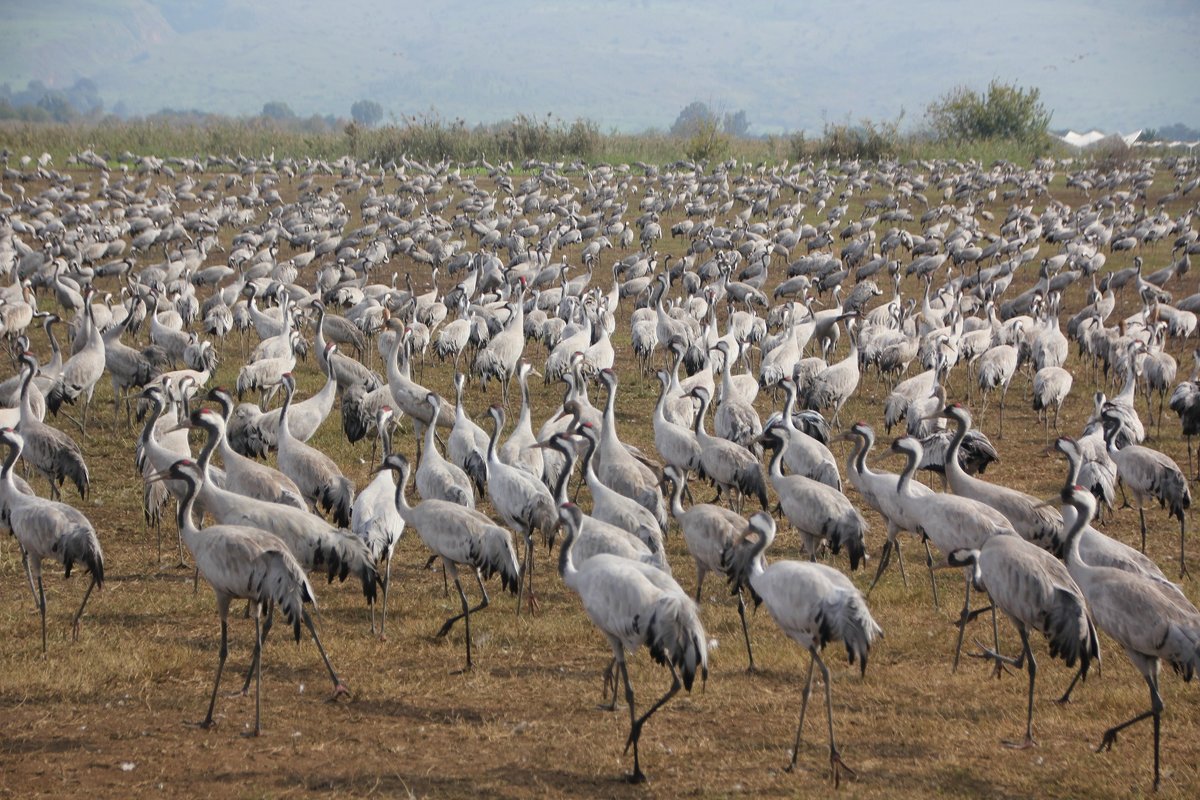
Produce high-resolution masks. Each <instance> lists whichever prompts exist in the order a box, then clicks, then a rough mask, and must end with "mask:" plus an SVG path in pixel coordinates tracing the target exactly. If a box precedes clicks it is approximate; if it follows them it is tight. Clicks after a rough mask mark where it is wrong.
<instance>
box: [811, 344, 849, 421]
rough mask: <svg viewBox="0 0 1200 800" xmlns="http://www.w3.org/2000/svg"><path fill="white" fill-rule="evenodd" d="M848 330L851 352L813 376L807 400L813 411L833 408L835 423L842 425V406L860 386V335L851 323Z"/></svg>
mask: <svg viewBox="0 0 1200 800" xmlns="http://www.w3.org/2000/svg"><path fill="white" fill-rule="evenodd" d="M846 330H847V331H848V333H849V337H850V352H849V353H847V354H846V357H845V358H843V359H842V360H841V361H839V362H837V363H836V364H831V365H829V366H828V367H826V368H825V369H823V370H822V371H821V372H819V373H818V374H817V376H816V377H815V378H813V381H812V383H810V384H809V386H808V391H807V392H806V396H805V402H806V404H807V405H808V408H810V409H812V410H813V411H823V410H824V409H827V408H832V409H833V419H832V421H833V424H834V425H840V424H841V422H840V420H841V413H842V406H844V405H845V404H846V401H847V400H849V399H850V396H851V395H853V394H854V390H855V389H857V388H858V380H859V377H860V373H859V369H858V335H857V331H856V329H855V328H854V326H853V325H852V324H851V323H847V327H846Z"/></svg>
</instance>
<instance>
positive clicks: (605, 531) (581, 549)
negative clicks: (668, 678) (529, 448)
mask: <svg viewBox="0 0 1200 800" xmlns="http://www.w3.org/2000/svg"><path fill="white" fill-rule="evenodd" d="M576 439H577V437H576V436H574V435H573V434H568V433H555V434H552V435H551V436H550V438H549V439H547V440H546V441H544V442H538V443H537V444H536V445H534V447H538V448H541V449H543V450H554V451H555V452H557V453H558V454H559V455H561V456H562V457H563V469H562V470H560V472H559V474H558V478H557V480H556V481H555V484H554V501H555V502H556V503H558V505H559V507H560V508H561V507H562V505H563V504H564V503H566V502H568V499H567V481H568V480H570V478H571V473H572V472H574V470H575V462H576V461H577V460H578V455H579V453H578V447H577V446H576ZM561 527H562V521H561V518H560V520H559V521H558V526H557V528H556V529H555V531H554V533H555V534H557V533H558V530H559V529H561ZM553 539H554V536H551V544H553ZM599 553H611V554H612V555H617V556H622V557H624V558H629V559H633V560H634V561H640V562H642V563H643V564H650V565H651V566H654V567H656V568H658V569H660V570H663V574H667V575H669V574H670V570H671V568H670V565H669V564H668V563H667V559H666V553H665V552H664V551H663V550H662V549H661V548H660V549H659V550H658V551H654V550H651V549H650V547H649V545H647V544H646V543H645V542H644V541H643V540H642V539H639V538H638V537H637V536H634V535H633V534H632V533H630V532H629V531H627V530H625V529H624V528H620V527H618V526H616V525H613V524H612V523H609V522H604V521H602V520H599V519H596V518H595V517H593V516H591V515H588V514H584V515H583V516H582V517H580V525H579V530H578V538H576V540H575V560H576V562H577V563H582V562H583V561H586V560H587V559H589V558H591V557H592V556H594V555H597V554H599ZM609 677H611V675H610V676H609ZM614 701H615V696H614ZM610 710H611V709H610Z"/></svg>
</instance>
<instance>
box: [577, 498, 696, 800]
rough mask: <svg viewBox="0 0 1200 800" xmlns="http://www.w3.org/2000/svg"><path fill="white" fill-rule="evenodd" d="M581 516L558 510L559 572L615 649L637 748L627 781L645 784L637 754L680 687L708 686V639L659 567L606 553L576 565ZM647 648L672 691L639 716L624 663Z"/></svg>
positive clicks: (691, 605)
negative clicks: (649, 725)
mask: <svg viewBox="0 0 1200 800" xmlns="http://www.w3.org/2000/svg"><path fill="white" fill-rule="evenodd" d="M582 513H583V512H581V511H580V510H579V507H578V506H576V505H574V504H571V503H568V504H566V505H564V506H563V507H562V508H561V509H560V510H559V519H560V521H561V522H562V524H563V527H564V529H565V530H566V535H565V537H564V539H563V543H562V547H561V549H560V550H559V556H558V565H559V566H558V568H559V572H561V573H562V578H563V583H565V584H566V585H567V586H568V587H569V588H570V589H571V590H573V591H574V592H575V593H576V594H578V595H579V599H580V600H581V601H582V602H583V610H584V613H586V614H587V615H588V619H590V620H591V621H592V624H593V625H595V626H596V627H597V628H598V629H599V630H600V632H601V633H602V634H604V636H605V638H606V639H608V644H609V646H610V647H611V648H612V654H613V659H614V660H615V661H616V670H617V673H618V674H619V676H620V677H621V678H622V680H623V681H624V684H625V701H626V703H628V705H629V738H628V739H627V740H626V743H625V749H626V751H628V750H629V747H630V746H632V747H633V772H632V773H631V774H630V775H629V776H628V780H629V781H630V782H632V783H641V782H643V781H645V780H646V775H645V773H643V772H642V766H641V760H640V757H639V753H638V743H639V741H640V740H641V736H642V728H643V727H644V726H645V724H646V721H647V720H649V719H650V717H651V716H652V715H653V714H654V712H655V711H657V710H658V709H659V708H661V707H662V706H663V705H664V704H666V703H667V701H668V700H670V699H671V698H672V697H674V696H675V695H676V694H677V693H678V692H679V690H680V688H684V689H686V690H687V691H689V692H690V691H691V690H692V685H693V683H694V681H695V679H696V675H697V674H699V675H700V676H701V680H702V681H705V682H707V680H708V636H707V634H706V633H705V632H704V626H703V624H702V623H701V622H700V612H699V609H698V608H697V607H696V604H695V603H694V602H693V601H692V599H691V598H689V597H688V596H687V595H686V594H684V593H683V590H682V589H680V588H679V587H678V584H676V585H675V586H674V587H670V588H664V587H667V586H669V584H665V583H664V582H663V581H662V580H661V579H657V578H656V577H655V576H653V573H657V574H658V575H664V574H663V573H662V572H660V571H659V570H657V569H655V568H654V567H650V566H648V565H643V564H639V563H638V562H636V561H631V560H629V559H627V558H622V557H620V556H613V555H607V554H602V555H595V556H592V557H591V558H589V559H587V560H586V561H584V562H582V563H580V564H578V565H576V564H575V562H574V559H573V558H572V550H573V546H574V544H575V539H576V537H577V535H578V532H579V525H580V521H579V520H580V517H581V516H582ZM648 573H649V575H648ZM664 577H665V575H664ZM668 580H669V579H668ZM672 583H673V581H672ZM643 644H644V645H646V647H647V648H648V649H649V650H650V655H651V657H652V658H653V659H654V660H655V661H656V662H658V663H659V664H662V665H663V666H665V667H666V668H667V669H669V670H670V671H671V688H670V689H668V690H667V692H666V694H664V695H663V696H662V697H661V698H659V699H658V700H657V701H656V702H655V703H654V704H653V705H651V706H650V708H649V709H647V710H646V712H645V713H644V714H642V715H641V716H640V717H639V716H636V711H635V707H634V694H633V684H632V683H630V681H629V669H628V667H627V666H626V662H625V659H626V653H630V654H632V653H633V652H634V651H636V650H637V648H638V647H640V646H641V645H643ZM614 691H615V688H614Z"/></svg>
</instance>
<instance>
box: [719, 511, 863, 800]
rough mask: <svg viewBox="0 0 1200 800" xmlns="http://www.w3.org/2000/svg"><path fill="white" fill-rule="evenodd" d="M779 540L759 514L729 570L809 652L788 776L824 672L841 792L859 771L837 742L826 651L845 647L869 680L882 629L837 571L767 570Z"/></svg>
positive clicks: (776, 565) (782, 565)
mask: <svg viewBox="0 0 1200 800" xmlns="http://www.w3.org/2000/svg"><path fill="white" fill-rule="evenodd" d="M774 540H775V520H774V519H772V518H771V516H770V515H769V514H766V513H764V512H762V511H759V512H756V513H755V514H754V515H753V516H752V517H750V522H749V526H748V527H747V529H746V530H745V532H744V534H743V535H742V536H741V538H740V539H739V540H738V541H736V542H735V543H734V544H733V545H732V546H731V547H730V548H729V549H728V550H727V551H726V553H725V556H724V562H725V564H726V570H727V571H728V574H729V581H730V584H731V585H732V586H733V587H734V588H735V589H738V588H743V587H744V588H746V589H748V590H749V591H750V595H751V597H752V598H753V599H754V603H755V605H756V606H757V605H758V604H760V603H765V604H766V606H767V611H768V612H770V614H771V619H773V620H775V624H776V625H778V626H779V627H780V628H781V629H782V630H783V632H784V633H785V634H787V636H788V637H789V638H790V639H792V641H794V642H796V644H798V645H800V646H801V647H803V648H805V649H806V650H808V655H809V666H808V678H807V679H806V680H805V682H804V689H803V690H802V691H801V695H800V696H801V701H800V723H799V724H798V725H797V726H796V741H795V744H794V745H793V746H792V758H791V761H790V763H789V764H788V766H787V771H788V772H791V771H792V770H793V769H795V767H796V761H797V759H798V757H799V755H800V736H801V733H802V732H803V730H804V712H805V711H806V710H807V709H808V698H809V696H810V694H811V693H812V678H813V668H814V666H816V667H819V668H820V670H821V678H822V680H823V681H824V683H825V712H826V714H827V715H828V718H829V764H830V768H831V770H832V772H833V781H834V785H835V786H837V785H838V784H839V783H840V781H841V773H842V771H845V772H847V773H849V774H850V775H851V776H853V775H854V771H853V770H851V769H850V768H849V767H847V766H846V764H845V763H844V762H843V761H842V757H841V753H840V752H839V751H838V747H837V743H836V741H835V740H834V736H833V688H832V677H831V675H830V673H829V667H827V666H825V661H824V660H823V659H822V658H821V651H822V650H823V649H824V648H825V645H827V644H828V643H829V642H832V641H841V642H842V643H843V644H845V646H846V652H847V654H848V655H849V657H850V663H851V664H853V663H854V662H855V661H858V663H859V671H860V674H862V675H865V674H866V672H867V657H868V656H869V654H870V651H871V645H872V644H874V642H875V640H876V639H877V638H879V637H880V636H882V635H883V629H882V628H880V627H879V625H878V624H877V623H876V622H875V620H874V619H873V618H872V617H871V612H870V610H869V609H868V608H867V603H866V600H864V599H863V596H862V593H861V592H859V591H858V589H857V588H856V587H855V586H854V584H853V583H851V582H850V579H849V578H847V577H846V576H845V575H843V574H842V573H840V572H838V571H837V570H836V569H833V568H832V567H827V566H825V565H824V564H814V563H804V562H800V561H775V562H773V563H771V564H767V563H766V559H765V558H764V557H763V552H764V551H765V550H766V549H767V548H768V547H770V546H771V543H772V542H773V541H774Z"/></svg>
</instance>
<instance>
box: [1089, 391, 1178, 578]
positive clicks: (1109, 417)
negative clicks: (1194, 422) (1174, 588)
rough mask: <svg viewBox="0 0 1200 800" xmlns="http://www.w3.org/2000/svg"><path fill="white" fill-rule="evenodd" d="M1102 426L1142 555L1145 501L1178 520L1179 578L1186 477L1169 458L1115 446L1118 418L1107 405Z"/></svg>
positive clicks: (1143, 449) (1146, 450) (1145, 449)
mask: <svg viewBox="0 0 1200 800" xmlns="http://www.w3.org/2000/svg"><path fill="white" fill-rule="evenodd" d="M1101 420H1102V422H1103V424H1104V442H1105V444H1106V445H1107V446H1108V455H1109V457H1110V458H1112V460H1113V462H1114V463H1115V464H1116V465H1117V476H1118V477H1119V478H1120V479H1121V482H1122V483H1124V484H1125V486H1127V487H1128V488H1129V491H1130V493H1131V494H1132V495H1133V500H1134V502H1135V503H1137V508H1138V521H1139V522H1140V523H1141V527H1142V552H1143V553H1144V552H1146V508H1145V506H1146V501H1147V500H1150V499H1155V500H1158V502H1159V505H1161V506H1164V507H1166V508H1167V513H1168V514H1169V515H1170V516H1172V517H1176V518H1177V519H1178V520H1179V577H1181V578H1182V577H1183V576H1184V575H1187V574H1188V571H1187V563H1186V562H1185V560H1184V535H1185V534H1186V533H1187V515H1186V514H1185V513H1184V512H1186V511H1187V509H1188V508H1189V507H1190V506H1191V505H1192V492H1191V490H1190V489H1189V488H1188V481H1187V477H1186V476H1185V475H1184V474H1183V470H1181V469H1179V465H1178V464H1176V463H1175V462H1174V461H1173V460H1172V459H1171V457H1170V456H1167V455H1165V454H1163V453H1160V452H1159V451H1157V450H1153V449H1151V448H1149V447H1143V446H1141V445H1139V444H1127V445H1125V446H1124V447H1121V448H1118V447H1117V434H1118V433H1119V431H1120V429H1121V419H1120V415H1119V414H1117V413H1115V412H1114V409H1112V408H1111V407H1109V406H1105V409H1104V411H1103V412H1101Z"/></svg>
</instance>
